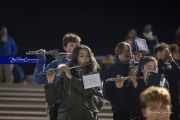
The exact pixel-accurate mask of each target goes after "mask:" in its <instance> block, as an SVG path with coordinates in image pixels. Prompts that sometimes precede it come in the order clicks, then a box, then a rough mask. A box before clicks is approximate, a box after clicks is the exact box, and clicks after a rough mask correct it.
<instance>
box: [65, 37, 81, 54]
mask: <svg viewBox="0 0 180 120" xmlns="http://www.w3.org/2000/svg"><path fill="white" fill-rule="evenodd" d="M62 40H63V42H62V44H63V49H64V50H65V51H66V52H69V53H71V52H72V51H73V49H74V48H75V47H76V46H77V45H78V44H79V43H80V42H81V38H80V37H79V36H78V35H77V34H75V33H66V34H65V35H64V36H63V38H62Z"/></svg>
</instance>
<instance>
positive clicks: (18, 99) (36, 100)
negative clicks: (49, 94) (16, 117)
mask: <svg viewBox="0 0 180 120" xmlns="http://www.w3.org/2000/svg"><path fill="white" fill-rule="evenodd" d="M0 101H12V102H14V101H22V102H46V100H45V98H24V97H18V98H15V97H0Z"/></svg>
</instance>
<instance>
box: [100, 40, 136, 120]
mask: <svg viewBox="0 0 180 120" xmlns="http://www.w3.org/2000/svg"><path fill="white" fill-rule="evenodd" d="M131 55H132V53H131V46H130V45H129V43H126V42H120V43H118V44H117V45H116V47H115V57H116V60H115V63H114V64H112V65H111V66H109V68H108V69H107V71H106V72H105V73H106V74H105V75H104V76H105V77H104V78H102V79H103V80H104V83H103V96H104V98H105V99H106V100H108V101H110V103H111V105H112V111H113V119H114V120H128V119H130V112H129V107H128V106H129V105H128V103H129V102H125V101H128V100H129V98H128V99H126V97H124V98H121V100H122V101H124V102H123V103H124V104H122V105H119V102H116V99H117V97H119V98H120V96H119V95H118V96H117V94H116V93H118V91H119V89H120V88H118V87H117V86H119V83H118V82H106V81H105V80H106V79H108V78H114V77H115V78H117V79H119V78H120V77H119V76H123V77H127V76H129V72H130V70H129V69H130V67H129V66H130V63H129V61H130V57H131ZM131 78H132V79H133V78H135V76H131ZM124 84H125V86H127V85H128V84H129V83H128V81H126V82H125V83H124ZM126 103H127V104H126Z"/></svg>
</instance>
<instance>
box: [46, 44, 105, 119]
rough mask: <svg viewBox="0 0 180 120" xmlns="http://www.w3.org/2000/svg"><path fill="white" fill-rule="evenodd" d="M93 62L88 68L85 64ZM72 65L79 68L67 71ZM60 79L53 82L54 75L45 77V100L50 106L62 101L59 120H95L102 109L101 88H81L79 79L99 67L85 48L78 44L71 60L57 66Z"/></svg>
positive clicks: (88, 49) (90, 52)
mask: <svg viewBox="0 0 180 120" xmlns="http://www.w3.org/2000/svg"><path fill="white" fill-rule="evenodd" d="M89 63H92V64H90V65H86V64H89ZM73 66H82V67H80V69H79V68H77V69H76V68H74V69H70V68H71V67H73ZM58 69H59V70H60V71H61V75H60V77H59V78H58V79H57V80H55V79H56V78H55V73H49V74H47V79H48V84H47V85H46V86H45V95H46V101H47V102H48V103H49V104H52V103H54V102H55V101H56V99H57V98H61V100H62V103H61V105H60V106H59V111H58V120H74V119H76V120H98V116H97V112H98V111H99V110H100V109H101V108H102V106H103V97H102V94H101V92H100V87H95V88H89V89H84V85H83V79H82V76H83V75H85V74H89V73H92V72H97V71H98V69H99V66H98V64H97V62H96V60H95V58H94V56H93V54H92V51H91V49H90V48H89V47H88V46H86V45H82V44H81V45H78V46H77V47H75V48H74V51H73V52H72V54H71V61H70V62H68V63H67V64H61V65H59V66H58Z"/></svg>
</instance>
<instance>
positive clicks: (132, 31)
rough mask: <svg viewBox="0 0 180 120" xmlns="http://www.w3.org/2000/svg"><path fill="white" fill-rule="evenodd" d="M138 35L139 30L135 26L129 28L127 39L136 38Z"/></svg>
mask: <svg viewBox="0 0 180 120" xmlns="http://www.w3.org/2000/svg"><path fill="white" fill-rule="evenodd" d="M136 36H137V31H136V30H135V29H133V28H131V29H129V30H128V32H127V35H126V38H127V39H134V38H135V37H136Z"/></svg>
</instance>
